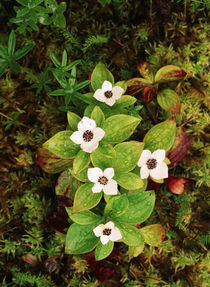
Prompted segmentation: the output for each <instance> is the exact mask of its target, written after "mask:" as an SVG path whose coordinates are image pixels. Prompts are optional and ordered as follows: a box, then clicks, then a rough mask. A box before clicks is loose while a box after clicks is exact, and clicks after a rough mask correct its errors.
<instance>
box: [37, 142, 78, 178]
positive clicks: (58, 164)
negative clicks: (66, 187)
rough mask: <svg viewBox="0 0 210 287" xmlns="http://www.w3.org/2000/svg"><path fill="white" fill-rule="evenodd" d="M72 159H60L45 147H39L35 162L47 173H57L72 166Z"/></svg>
mask: <svg viewBox="0 0 210 287" xmlns="http://www.w3.org/2000/svg"><path fill="white" fill-rule="evenodd" d="M72 162H73V160H72V159H62V158H60V157H58V156H56V155H55V154H53V153H51V152H50V151H49V150H47V149H46V148H43V147H41V148H39V149H38V152H37V160H36V163H37V164H38V165H39V166H40V167H41V168H42V169H43V170H44V171H45V172H47V173H59V172H61V171H63V170H65V169H67V168H69V167H72Z"/></svg>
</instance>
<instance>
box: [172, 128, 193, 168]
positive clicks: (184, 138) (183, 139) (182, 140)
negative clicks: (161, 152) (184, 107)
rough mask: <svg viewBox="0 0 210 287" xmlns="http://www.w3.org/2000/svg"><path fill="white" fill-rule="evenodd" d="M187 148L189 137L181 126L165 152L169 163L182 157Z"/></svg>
mask: <svg viewBox="0 0 210 287" xmlns="http://www.w3.org/2000/svg"><path fill="white" fill-rule="evenodd" d="M188 148H189V137H188V135H187V133H186V131H185V129H184V128H183V127H179V128H178V129H177V134H176V138H175V141H174V144H173V146H172V148H171V149H170V150H169V152H168V153H167V157H168V159H169V160H170V162H171V164H174V163H175V162H177V161H180V160H181V159H183V157H184V156H185V155H186V153H187V151H188Z"/></svg>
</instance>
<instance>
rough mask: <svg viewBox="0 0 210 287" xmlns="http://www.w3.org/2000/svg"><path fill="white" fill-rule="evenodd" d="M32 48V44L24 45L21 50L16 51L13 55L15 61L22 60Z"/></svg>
mask: <svg viewBox="0 0 210 287" xmlns="http://www.w3.org/2000/svg"><path fill="white" fill-rule="evenodd" d="M33 47H34V43H29V44H26V45H25V46H24V47H23V48H22V49H20V50H18V51H16V52H15V54H14V58H15V60H19V59H21V58H23V57H24V56H25V55H26V54H28V52H29V51H30V50H31V49H32V48H33Z"/></svg>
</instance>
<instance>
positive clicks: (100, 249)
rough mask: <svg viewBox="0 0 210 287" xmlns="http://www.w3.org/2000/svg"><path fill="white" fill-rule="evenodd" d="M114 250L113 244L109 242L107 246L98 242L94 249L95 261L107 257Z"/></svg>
mask: <svg viewBox="0 0 210 287" xmlns="http://www.w3.org/2000/svg"><path fill="white" fill-rule="evenodd" d="M113 248H114V242H113V241H111V240H109V241H108V242H107V244H104V245H103V244H102V243H101V242H100V241H99V243H98V245H97V246H96V249H95V259H96V261H98V260H102V259H104V258H106V257H107V256H109V255H110V254H111V252H112V250H113Z"/></svg>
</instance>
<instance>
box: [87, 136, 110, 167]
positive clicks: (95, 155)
mask: <svg viewBox="0 0 210 287" xmlns="http://www.w3.org/2000/svg"><path fill="white" fill-rule="evenodd" d="M114 157H115V150H114V148H113V147H112V146H111V145H110V144H107V143H105V142H103V143H102V144H99V148H97V149H96V150H94V151H93V152H92V153H91V155H90V158H91V162H92V164H93V165H94V166H95V167H99V168H101V169H102V170H104V169H106V168H108V167H112V165H113V160H114Z"/></svg>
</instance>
